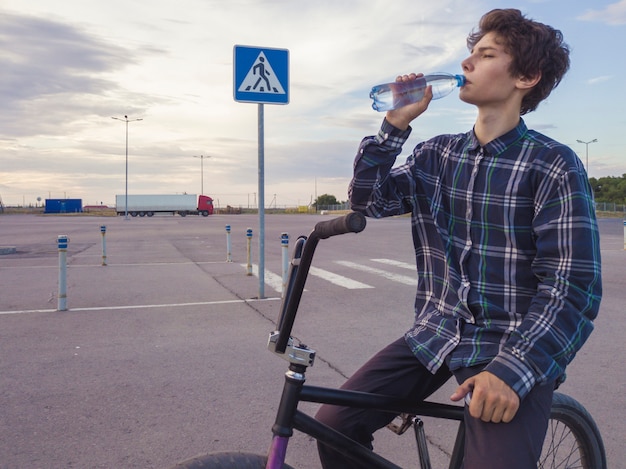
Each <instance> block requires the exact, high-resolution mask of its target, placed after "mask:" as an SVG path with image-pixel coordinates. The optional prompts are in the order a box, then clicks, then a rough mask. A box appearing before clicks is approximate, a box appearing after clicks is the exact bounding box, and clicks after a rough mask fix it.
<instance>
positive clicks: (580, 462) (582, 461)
mask: <svg viewBox="0 0 626 469" xmlns="http://www.w3.org/2000/svg"><path fill="white" fill-rule="evenodd" d="M537 467H538V468H539V469H556V468H567V469H606V453H605V451H604V443H603V442H602V436H601V434H600V430H598V426H597V425H596V423H595V421H594V420H593V418H592V417H591V415H590V414H589V412H587V409H585V408H584V407H583V406H582V405H581V404H580V403H579V402H578V401H577V400H575V399H574V398H572V397H570V396H566V395H565V394H561V393H558V392H555V393H554V397H553V398H552V410H551V411H550V421H549V423H548V432H547V433H546V439H545V440H544V444H543V450H542V453H541V458H540V460H539V462H538V464H537Z"/></svg>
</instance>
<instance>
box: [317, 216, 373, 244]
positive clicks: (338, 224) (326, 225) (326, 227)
mask: <svg viewBox="0 0 626 469" xmlns="http://www.w3.org/2000/svg"><path fill="white" fill-rule="evenodd" d="M365 224H366V221H365V217H364V216H363V214H362V213H359V212H350V213H348V214H347V215H344V216H343V217H338V218H333V219H332V220H327V221H321V222H319V223H317V224H316V225H315V228H314V229H313V233H314V234H315V235H316V236H317V237H318V238H319V239H326V238H330V237H331V236H336V235H340V234H344V233H360V232H361V231H363V230H364V229H365ZM313 233H312V234H313Z"/></svg>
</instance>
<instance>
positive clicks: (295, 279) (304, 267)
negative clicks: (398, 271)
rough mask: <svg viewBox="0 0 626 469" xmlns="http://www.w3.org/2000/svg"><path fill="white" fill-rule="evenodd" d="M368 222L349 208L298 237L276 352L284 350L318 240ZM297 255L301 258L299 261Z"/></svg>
mask: <svg viewBox="0 0 626 469" xmlns="http://www.w3.org/2000/svg"><path fill="white" fill-rule="evenodd" d="M365 225H366V220H365V216H364V215H363V214H362V213H359V212H350V213H348V214H347V215H344V216H342V217H337V218H333V219H332V220H326V221H321V222H319V223H317V224H316V225H315V228H313V231H312V232H311V234H310V235H309V237H308V238H300V239H299V240H298V245H297V246H298V247H297V249H296V251H295V252H294V260H293V261H292V263H291V267H290V271H289V283H288V287H287V294H286V295H285V297H284V298H283V303H282V305H281V312H280V316H279V320H278V328H279V336H278V340H277V342H276V347H275V351H276V352H277V353H285V349H286V347H287V342H288V341H289V337H290V335H291V329H292V328H293V323H294V321H295V319H296V312H297V311H298V306H299V305H300V299H301V298H302V292H303V290H304V284H305V282H306V278H307V275H308V273H309V267H311V261H312V260H313V253H314V252H315V248H316V246H317V243H318V241H319V240H320V239H326V238H330V237H331V236H336V235H340V234H345V233H360V232H361V231H363V230H364V229H365ZM305 239H306V240H305ZM302 244H304V247H302ZM298 256H300V257H299V260H298V261H296V259H298Z"/></svg>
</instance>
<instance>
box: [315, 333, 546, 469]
mask: <svg viewBox="0 0 626 469" xmlns="http://www.w3.org/2000/svg"><path fill="white" fill-rule="evenodd" d="M481 370H482V367H473V368H465V369H462V370H459V371H456V370H455V372H454V375H455V377H456V379H457V381H458V382H459V383H461V382H463V381H465V380H466V379H467V378H469V377H471V376H473V375H475V374H477V373H479V372H480V371H481ZM452 375H453V373H452V372H451V371H450V370H449V369H448V367H447V366H445V365H444V366H442V367H441V368H440V369H439V371H438V372H437V373H436V374H434V375H433V374H432V373H430V372H429V371H428V370H427V369H426V368H425V367H424V366H423V365H422V364H421V363H420V362H419V361H418V360H417V358H415V356H414V355H413V353H412V352H411V350H410V349H409V346H408V345H407V344H406V342H405V341H404V338H400V339H399V340H397V341H395V342H393V343H391V344H390V345H388V346H387V347H385V348H384V349H383V350H381V351H380V352H379V353H378V354H376V355H375V356H374V357H372V358H371V359H370V360H369V361H368V362H367V363H365V365H363V366H362V367H361V368H360V369H359V370H358V371H357V372H356V373H355V374H354V375H353V376H352V377H351V378H350V379H349V380H348V381H346V383H345V384H344V385H343V386H342V388H343V389H351V390H356V391H364V392H371V393H378V394H385V395H390V396H398V397H401V398H407V399H412V400H415V401H422V400H424V399H426V398H427V397H428V396H430V395H431V394H432V393H433V392H435V391H436V390H437V389H439V388H440V387H441V386H442V385H443V384H444V383H445V382H446V381H448V379H449V378H450V377H451V376H452ZM553 390H554V383H551V385H544V386H535V388H533V390H532V391H531V392H530V394H528V396H526V398H525V399H524V400H523V401H522V402H521V404H520V408H519V410H518V412H517V414H516V415H515V417H514V418H513V420H512V421H511V422H509V423H485V422H483V421H481V420H480V419H475V418H473V417H471V416H470V415H469V413H468V411H467V409H466V411H465V425H466V430H467V431H466V438H465V455H464V463H463V464H464V465H463V469H487V468H488V469H531V468H532V469H536V467H537V460H538V459H539V456H540V454H541V446H542V445H543V440H544V437H545V434H546V430H547V425H548V419H549V417H550V406H551V403H552V393H553ZM316 418H317V420H319V421H320V422H323V423H325V424H326V425H329V426H330V427H332V428H334V429H336V430H338V431H340V432H341V433H343V434H344V435H347V436H349V437H350V438H352V439H353V440H355V441H358V442H359V443H361V444H362V445H363V446H366V447H368V448H372V441H373V439H374V437H373V433H374V432H375V431H376V430H378V429H380V428H382V427H384V426H386V425H387V424H388V423H389V422H391V421H392V420H393V418H394V416H393V415H392V414H390V413H386V412H378V411H375V410H369V409H352V408H349V407H339V406H332V405H323V406H322V407H321V408H320V409H319V411H318V412H317V415H316ZM450 438H451V439H452V438H454V435H450ZM318 449H319V454H320V460H321V462H322V467H323V468H324V469H338V468H341V469H351V468H354V469H362V468H361V467H360V466H359V465H358V464H356V463H354V462H352V461H351V460H350V459H348V458H346V457H345V456H344V455H343V454H341V453H339V452H337V451H334V450H332V449H331V448H329V447H326V446H324V445H322V444H320V445H318Z"/></svg>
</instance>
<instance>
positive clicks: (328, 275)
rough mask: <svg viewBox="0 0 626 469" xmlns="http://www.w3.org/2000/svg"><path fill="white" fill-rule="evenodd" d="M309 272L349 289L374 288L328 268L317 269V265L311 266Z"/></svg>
mask: <svg viewBox="0 0 626 469" xmlns="http://www.w3.org/2000/svg"><path fill="white" fill-rule="evenodd" d="M309 273H310V274H311V275H315V276H316V277H319V278H322V279H324V280H328V281H329V282H331V283H334V284H335V285H338V286H340V287H343V288H347V289H349V290H359V289H363V288H374V287H372V286H371V285H368V284H366V283H362V282H357V281H356V280H352V279H351V278H348V277H344V276H343V275H339V274H335V273H333V272H329V271H328V270H323V269H318V268H317V267H313V266H311V267H310V268H309Z"/></svg>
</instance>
